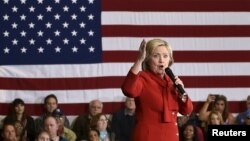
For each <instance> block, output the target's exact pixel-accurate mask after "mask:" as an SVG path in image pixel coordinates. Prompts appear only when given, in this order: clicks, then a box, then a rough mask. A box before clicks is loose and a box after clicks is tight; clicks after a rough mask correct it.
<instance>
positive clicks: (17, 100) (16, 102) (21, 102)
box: [12, 98, 25, 107]
mask: <svg viewBox="0 0 250 141" xmlns="http://www.w3.org/2000/svg"><path fill="white" fill-rule="evenodd" d="M18 104H21V105H24V104H25V103H24V101H23V100H22V99H20V98H16V99H15V100H14V101H13V102H12V105H13V106H14V107H16V106H17V105H18Z"/></svg>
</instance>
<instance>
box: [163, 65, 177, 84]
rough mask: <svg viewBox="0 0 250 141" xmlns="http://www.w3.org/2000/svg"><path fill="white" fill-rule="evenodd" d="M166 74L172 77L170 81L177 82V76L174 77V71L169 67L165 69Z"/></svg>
mask: <svg viewBox="0 0 250 141" xmlns="http://www.w3.org/2000/svg"><path fill="white" fill-rule="evenodd" d="M165 72H166V74H167V75H168V76H169V77H170V79H171V80H172V81H173V82H174V81H175V76H174V74H173V72H172V70H171V69H170V68H169V67H167V68H166V69H165Z"/></svg>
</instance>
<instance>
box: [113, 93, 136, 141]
mask: <svg viewBox="0 0 250 141" xmlns="http://www.w3.org/2000/svg"><path fill="white" fill-rule="evenodd" d="M135 108H136V106H135V100H134V98H129V97H126V100H125V108H123V109H121V110H119V111H118V112H116V113H114V114H113V115H112V124H111V129H112V131H113V133H114V134H115V140H116V141H130V140H131V135H132V130H133V128H134V126H135Z"/></svg>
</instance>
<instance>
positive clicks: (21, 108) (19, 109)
mask: <svg viewBox="0 0 250 141" xmlns="http://www.w3.org/2000/svg"><path fill="white" fill-rule="evenodd" d="M15 111H16V114H18V115H19V114H23V112H24V105H23V104H17V105H16V106H15Z"/></svg>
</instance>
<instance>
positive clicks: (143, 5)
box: [102, 0, 250, 12]
mask: <svg viewBox="0 0 250 141" xmlns="http://www.w3.org/2000/svg"><path fill="white" fill-rule="evenodd" d="M249 5H250V1H248V0H219V1H213V0H203V1H197V0H188V1H185V0H178V1H177V0H154V1H153V2H152V1H150V0H126V1H121V0H118V1H117V0H102V10H103V11H197V12H200V11H211V12H213V11H250V9H249Z"/></svg>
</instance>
